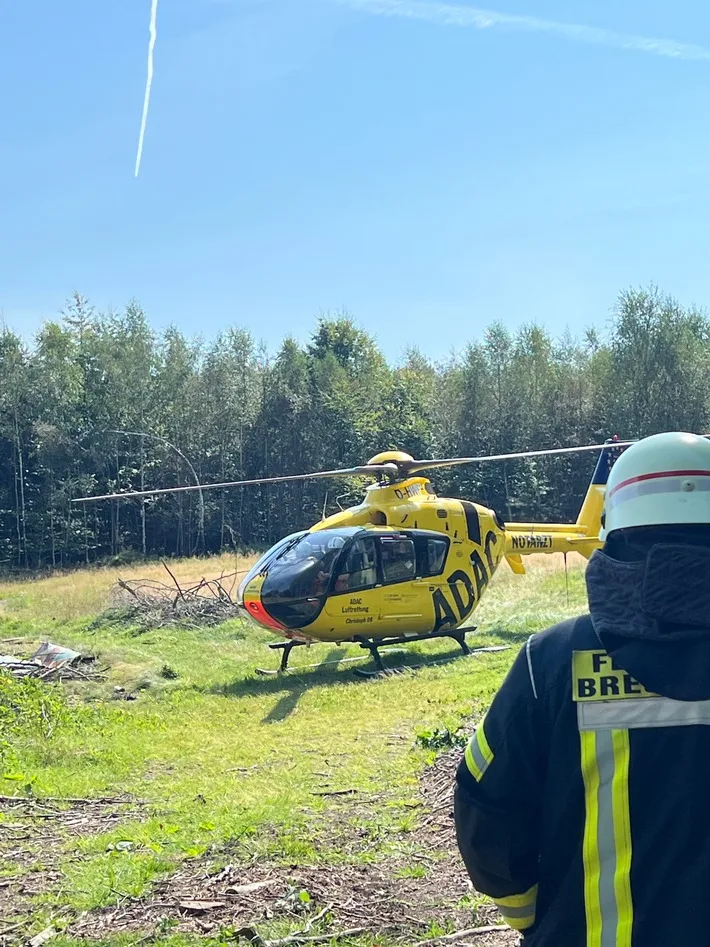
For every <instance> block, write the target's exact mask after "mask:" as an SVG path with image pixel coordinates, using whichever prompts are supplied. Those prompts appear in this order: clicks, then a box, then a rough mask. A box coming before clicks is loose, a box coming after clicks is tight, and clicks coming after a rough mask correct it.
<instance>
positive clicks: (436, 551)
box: [425, 539, 449, 575]
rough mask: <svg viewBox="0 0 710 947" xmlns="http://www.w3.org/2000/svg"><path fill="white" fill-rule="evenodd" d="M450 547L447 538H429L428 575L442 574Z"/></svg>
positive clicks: (427, 547)
mask: <svg viewBox="0 0 710 947" xmlns="http://www.w3.org/2000/svg"><path fill="white" fill-rule="evenodd" d="M448 549H449V542H448V540H447V539H427V541H426V550H427V571H426V573H425V574H426V575H441V573H442V572H443V571H444V563H445V562H446V553H447V552H448Z"/></svg>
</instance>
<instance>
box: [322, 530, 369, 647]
mask: <svg viewBox="0 0 710 947" xmlns="http://www.w3.org/2000/svg"><path fill="white" fill-rule="evenodd" d="M377 584H378V573H377V546H376V540H375V537H374V536H361V537H358V538H357V539H355V540H353V542H352V545H351V546H350V548H349V549H347V551H346V552H345V558H344V560H343V562H342V564H341V566H340V569H339V571H338V574H337V575H336V577H335V580H334V581H333V584H332V585H331V589H330V594H329V595H328V599H327V601H326V605H325V611H326V614H328V615H330V616H331V617H332V618H339V619H341V620H343V619H344V620H345V625H346V626H347V627H348V629H349V630H351V631H352V633H353V635H358V634H360V635H361V634H367V632H368V625H373V624H374V622H376V620H377V618H378V614H379V608H378V595H377V591H376V586H377Z"/></svg>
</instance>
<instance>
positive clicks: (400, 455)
mask: <svg viewBox="0 0 710 947" xmlns="http://www.w3.org/2000/svg"><path fill="white" fill-rule="evenodd" d="M367 463H368V465H369V464H396V465H397V466H400V465H402V466H406V465H407V464H411V463H414V458H413V457H412V455H411V454H405V453H404V451H401V450H385V451H382V452H381V453H379V454H375V456H374V457H372V458H371V459H370V460H368V462H367Z"/></svg>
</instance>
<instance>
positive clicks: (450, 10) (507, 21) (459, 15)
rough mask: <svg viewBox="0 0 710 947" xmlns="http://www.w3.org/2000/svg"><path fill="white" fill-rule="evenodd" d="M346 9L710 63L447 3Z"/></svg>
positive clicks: (377, 0)
mask: <svg viewBox="0 0 710 947" xmlns="http://www.w3.org/2000/svg"><path fill="white" fill-rule="evenodd" d="M339 2H340V3H342V4H344V5H345V6H348V7H351V8H353V9H356V10H361V11H362V12H363V13H371V14H374V15H375V16H391V17H404V18H406V19H411V20H427V21H428V22H430V23H438V24H440V25H442V26H468V27H473V28H474V29H477V30H488V29H494V28H496V27H497V28H500V29H508V30H518V31H524V32H528V33H549V34H552V35H555V36H561V37H563V38H565V39H572V40H577V41H578V42H581V43H593V44H596V45H599V46H615V47H617V48H619V49H630V50H635V51H637V52H643V53H651V54H652V55H654V56H665V57H668V58H671V59H686V60H693V59H694V60H704V61H708V60H710V49H707V48H706V47H704V46H696V45H694V44H693V43H678V42H675V41H674V40H669V39H651V38H649V37H647V36H634V35H632V34H626V33H616V32H614V31H613V30H605V29H600V28H598V27H595V26H585V25H583V24H578V23H559V22H557V21H556V20H543V19H539V18H538V17H535V16H519V15H516V14H512V13H497V12H495V11H494V10H482V9H480V8H479V7H469V6H461V5H454V4H449V3H424V2H421V0H339Z"/></svg>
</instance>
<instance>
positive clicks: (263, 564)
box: [237, 526, 361, 628]
mask: <svg viewBox="0 0 710 947" xmlns="http://www.w3.org/2000/svg"><path fill="white" fill-rule="evenodd" d="M360 531H361V528H360V527H355V526H349V527H344V528H341V529H330V530H322V531H316V532H305V531H304V532H300V533H293V534H292V535H291V536H287V537H286V538H285V539H282V540H281V541H280V542H279V543H277V545H276V546H274V547H273V548H272V549H270V550H269V551H268V552H267V553H265V554H264V555H263V556H262V557H261V559H259V561H258V562H257V563H256V565H255V566H254V567H253V568H252V569H251V571H250V572H249V574H248V575H247V576H246V578H245V579H244V580H243V581H242V583H241V585H240V587H239V593H238V598H237V601H238V602H239V604H240V605H241V604H243V596H244V590H245V589H246V588H247V586H248V585H249V583H250V582H252V581H253V580H254V579H255V578H256V577H257V576H259V575H262V576H263V583H262V585H261V589H260V591H259V597H260V599H261V604H262V606H263V607H264V608H265V609H266V611H267V612H268V614H269V615H270V616H271V617H272V618H273V619H275V620H276V621H277V622H279V624H282V625H284V626H285V627H287V628H297V627H300V626H301V625H306V624H308V622H310V621H312V620H313V619H314V618H315V617H316V616H317V615H318V613H319V612H320V610H321V607H322V605H323V602H324V600H325V596H326V593H327V591H328V588H329V585H330V579H331V576H332V573H333V570H334V568H335V564H336V562H337V560H338V557H339V556H340V553H341V551H342V550H343V548H344V546H345V545H346V543H347V541H348V540H349V539H350V538H351V537H352V536H353V535H354V534H355V533H358V532H360Z"/></svg>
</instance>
